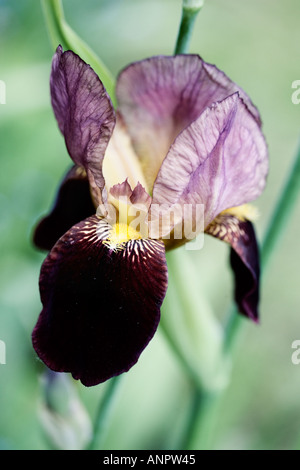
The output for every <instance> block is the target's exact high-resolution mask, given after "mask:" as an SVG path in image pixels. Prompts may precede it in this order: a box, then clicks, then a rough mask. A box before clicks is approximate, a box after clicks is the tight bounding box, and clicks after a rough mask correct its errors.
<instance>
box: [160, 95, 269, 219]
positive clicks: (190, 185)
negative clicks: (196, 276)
mask: <svg viewBox="0 0 300 470" xmlns="http://www.w3.org/2000/svg"><path fill="white" fill-rule="evenodd" d="M267 172H268V154H267V148H266V143H265V140H264V137H263V135H262V133H261V130H260V127H259V126H258V124H257V122H256V120H255V119H254V118H253V116H252V114H251V113H250V112H249V111H248V109H247V107H246V106H245V104H244V102H243V101H242V100H241V98H240V97H239V95H238V93H235V94H233V95H232V96H229V97H228V98H226V99H224V100H223V101H221V102H218V103H215V104H213V105H212V106H211V107H210V108H207V109H206V110H205V111H204V112H203V113H202V114H201V116H200V117H199V118H198V119H197V120H196V121H194V122H192V124H190V125H189V126H188V127H187V128H186V129H184V130H183V131H182V132H181V133H180V134H179V136H178V137H177V138H176V140H175V142H174V144H173V145H172V146H171V148H170V150H169V152H168V154H167V156H166V158H165V159H164V161H163V163H162V165H161V168H160V170H159V173H158V176H157V178H156V181H155V184H154V188H153V200H152V201H153V204H156V205H164V206H165V207H166V210H168V209H170V208H172V206H175V205H176V204H179V205H182V206H184V205H185V204H191V205H194V206H195V205H196V204H203V205H204V227H206V226H207V225H208V224H209V223H210V222H211V221H212V220H213V219H214V218H215V217H216V216H217V215H218V214H219V213H220V212H222V211H223V210H225V209H228V208H230V207H233V206H239V205H241V204H244V203H246V202H249V201H251V200H253V199H255V198H257V197H258V196H259V195H260V194H261V192H262V190H263V189H264V186H265V182H266V176H267ZM154 216H155V214H154Z"/></svg>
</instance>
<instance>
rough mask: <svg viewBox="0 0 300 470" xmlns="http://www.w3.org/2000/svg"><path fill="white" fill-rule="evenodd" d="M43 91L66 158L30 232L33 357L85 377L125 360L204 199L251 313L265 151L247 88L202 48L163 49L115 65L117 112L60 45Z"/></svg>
mask: <svg viewBox="0 0 300 470" xmlns="http://www.w3.org/2000/svg"><path fill="white" fill-rule="evenodd" d="M50 90H51V101H52V107H53V110H54V114H55V117H56V120H57V122H58V126H59V129H60V131H61V132H62V134H63V136H64V139H65V143H66V147H67V150H68V153H69V155H70V157H71V159H72V160H73V165H72V167H71V169H70V170H69V171H68V173H67V174H66V176H65V178H64V180H63V181H62V184H61V186H60V189H59V192H58V196H57V199H56V202H55V203H54V206H53V208H52V210H51V212H50V214H49V215H48V216H46V217H45V218H44V219H42V220H41V221H40V223H39V224H38V226H37V228H36V230H35V234H34V242H35V244H36V245H37V246H38V247H39V248H42V249H45V250H49V251H50V252H49V254H48V256H47V257H46V259H45V261H44V263H43V265H42V268H41V274H40V294H41V302H42V305H43V309H42V312H41V313H40V316H39V318H38V321H37V324H36V326H35V328H34V331H33V334H32V340H33V346H34V349H35V351H36V353H37V355H38V356H39V357H40V358H41V360H42V361H43V362H44V363H45V364H46V365H47V366H48V367H49V368H50V369H52V370H54V371H57V372H70V373H71V374H72V375H73V377H74V378H75V379H79V380H80V381H81V382H82V383H83V384H84V385H86V386H92V385H96V384H98V383H101V382H104V381H105V380H107V379H109V378H110V377H112V376H115V375H119V374H121V373H123V372H125V371H128V370H129V369H130V368H131V367H132V366H133V365H134V364H135V363H136V362H137V360H138V358H139V356H140V354H141V353H142V351H143V350H144V348H145V347H146V346H147V344H148V343H149V341H150V340H151V339H152V337H153V335H154V333H155V331H156V329H157V326H158V324H159V320H160V307H161V304H162V302H163V300H164V297H165V294H166V290H167V284H168V270H167V264H166V256H165V251H166V250H167V249H173V248H176V247H177V246H179V245H182V244H184V243H186V242H188V241H189V240H190V239H192V238H193V237H196V236H197V234H198V233H199V228H197V227H196V225H197V224H196V222H197V220H196V219H197V214H196V210H195V208H196V206H198V205H201V206H202V207H203V208H204V210H203V212H202V222H201V224H200V225H201V226H202V227H203V228H202V230H204V232H205V233H207V234H209V235H212V236H213V237H216V238H218V239H220V240H223V241H225V242H226V243H228V244H229V245H230V247H231V250H230V251H231V257H230V258H231V266H232V269H233V272H234V277H235V300H236V303H237V305H238V308H239V311H240V312H241V314H244V315H246V316H247V317H249V318H250V319H252V320H254V321H257V320H258V302H259V254H258V247H257V242H256V237H255V232H254V228H253V224H252V222H251V210H250V209H249V207H251V206H249V205H248V203H249V202H250V201H252V200H254V199H256V198H257V197H258V196H259V195H260V194H261V192H262V191H263V189H264V186H265V182H266V176H267V172H268V155H267V147H266V143H265V139H264V136H263V134H262V131H261V120H260V116H259V113H258V111H257V109H256V107H255V106H254V105H253V103H252V102H251V100H250V98H249V97H248V96H247V94H246V93H245V92H244V91H243V90H242V89H241V88H239V87H238V86H237V85H236V84H235V83H234V82H232V81H231V80H230V79H229V78H228V77H227V76H226V75H225V74H224V73H223V72H221V71H220V70H219V69H218V68H216V67H215V66H213V65H210V64H207V63H205V62H204V61H203V60H202V59H201V58H200V57H199V56H197V55H178V56H172V57H168V56H157V57H151V58H149V59H146V60H142V61H139V62H136V63H132V64H130V65H129V66H128V67H126V68H125V69H124V70H123V71H122V72H121V73H120V74H119V76H118V79H117V85H116V96H117V101H118V109H117V111H115V110H114V108H113V106H112V103H111V100H110V98H109V96H108V94H107V92H106V90H105V88H104V86H103V84H102V82H101V81H100V79H99V78H98V76H97V75H96V73H95V72H94V71H93V69H92V68H91V67H90V66H89V65H87V64H86V63H85V62H84V61H83V60H81V58H80V57H79V56H78V55H76V54H75V53H73V52H72V51H66V52H63V50H62V48H61V46H59V47H58V48H57V50H56V53H55V55H54V58H53V62H52V70H51V79H50ZM186 205H188V206H189V207H192V211H190V213H189V215H187V216H186V215H185V212H184V210H182V212H180V210H178V208H179V209H180V208H184V207H185V206H186ZM157 208H159V211H158V209H157ZM112 209H113V210H112ZM173 209H174V211H173ZM175 209H176V210H175ZM158 212H159V214H158ZM132 213H135V216H134V217H133V216H132ZM137 214H139V224H138V225H135V226H134V227H133V226H132V224H131V222H132V221H133V219H136V217H137ZM170 214H172V217H171V218H170V217H169V225H166V224H165V223H164V220H165V219H164V217H165V216H166V215H170ZM180 214H181V215H180ZM158 219H159V220H160V222H159V224H155V223H154V222H155V221H157V220H158ZM187 226H190V229H189V231H186V230H183V232H182V233H183V235H182V237H181V239H179V238H176V236H175V235H174V233H175V229H176V228H178V227H183V228H186V227H187ZM200 231H201V230H200ZM187 282H188V280H187ZM200 282H201V279H199V283H200Z"/></svg>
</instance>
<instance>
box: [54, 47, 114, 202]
mask: <svg viewBox="0 0 300 470" xmlns="http://www.w3.org/2000/svg"><path fill="white" fill-rule="evenodd" d="M50 90H51V101H52V106H53V110H54V114H55V116H56V119H57V122H58V126H59V128H60V130H61V132H62V134H63V135H64V137H65V141H66V146H67V149H68V152H69V154H70V156H71V158H72V159H73V161H74V163H75V164H77V165H78V166H81V167H83V168H85V170H86V172H87V175H88V177H89V180H90V184H91V185H92V186H96V187H98V188H100V189H102V188H103V187H104V179H103V174H102V161H103V158H104V153H105V150H106V147H107V144H108V141H109V139H110V136H111V134H112V131H113V129H114V126H115V113H114V109H113V106H112V104H111V100H110V98H109V96H108V94H107V93H106V91H105V88H104V86H103V84H102V82H101V81H100V79H99V78H98V76H97V75H96V73H95V72H94V71H93V69H92V68H91V67H90V66H89V65H87V64H86V63H85V62H84V61H83V60H81V59H80V57H79V56H78V55H76V54H74V52H72V51H66V52H63V50H62V47H61V46H59V47H58V48H57V50H56V53H55V55H54V57H53V61H52V71H51V78H50ZM99 197H100V192H99Z"/></svg>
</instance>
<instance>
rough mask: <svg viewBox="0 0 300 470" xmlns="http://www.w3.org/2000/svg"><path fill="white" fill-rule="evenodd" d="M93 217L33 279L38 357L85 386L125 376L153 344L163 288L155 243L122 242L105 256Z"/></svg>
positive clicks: (101, 230)
mask: <svg viewBox="0 0 300 470" xmlns="http://www.w3.org/2000/svg"><path fill="white" fill-rule="evenodd" d="M109 233H110V226H109V225H108V224H107V223H106V222H105V221H104V220H99V219H98V218H97V217H96V216H93V217H90V218H88V219H86V220H85V221H83V222H81V223H79V224H77V225H75V226H74V227H72V228H71V230H69V232H67V233H66V234H65V235H64V236H63V237H62V238H61V239H60V240H59V241H58V243H57V244H56V245H55V246H54V248H53V249H52V251H51V252H50V254H49V255H48V257H47V258H46V260H45V262H44V264H43V266H42V270H41V276H40V292H41V300H42V303H43V310H42V312H41V314H40V317H39V319H38V322H37V325H36V327H35V329H34V331H33V336H32V338H33V346H34V348H35V350H36V352H37V354H38V356H39V357H40V358H41V359H42V360H43V361H44V362H45V364H46V365H47V366H48V367H49V368H50V369H53V370H55V371H58V372H63V371H64V372H71V373H72V375H73V377H74V378H75V379H80V380H81V382H82V383H83V384H84V385H86V386H92V385H96V384H98V383H100V382H104V381H105V380H107V379H109V378H110V377H112V376H115V375H118V374H121V373H122V372H126V371H128V370H129V369H130V368H131V367H132V366H133V365H134V364H135V363H136V362H137V360H138V358H139V356H140V354H141V352H142V351H143V349H144V348H145V347H146V345H147V344H148V343H149V341H150V340H151V338H152V337H153V335H154V333H155V331H156V328H157V325H158V322H159V319H160V306H161V303H162V301H163V299H164V296H165V293H166V288H167V267H166V261H165V251H164V245H163V243H161V242H159V241H154V240H143V239H139V240H129V241H128V242H127V243H124V244H122V246H120V247H119V249H116V250H112V249H111V248H110V247H109V243H107V240H108V239H109Z"/></svg>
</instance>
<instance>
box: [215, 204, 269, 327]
mask: <svg viewBox="0 0 300 470" xmlns="http://www.w3.org/2000/svg"><path fill="white" fill-rule="evenodd" d="M206 233H208V234H210V235H212V236H214V237H216V238H219V239H220V240H223V241H225V242H227V243H229V244H230V245H231V248H232V249H231V252H230V262H231V267H232V270H233V273H234V279H235V301H236V303H237V306H238V308H239V311H240V312H241V313H242V314H244V315H245V316H247V317H248V318H250V319H252V320H253V321H255V322H257V321H258V318H259V312H258V303H259V278H260V267H259V250H258V246H257V241H256V236H255V231H254V228H253V225H252V223H251V222H249V221H248V220H244V221H241V220H239V219H238V218H237V217H235V216H233V215H230V214H229V213H226V214H220V215H219V216H218V217H217V218H216V219H215V220H214V221H213V222H212V223H211V224H210V225H209V226H208V227H207V229H206Z"/></svg>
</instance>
